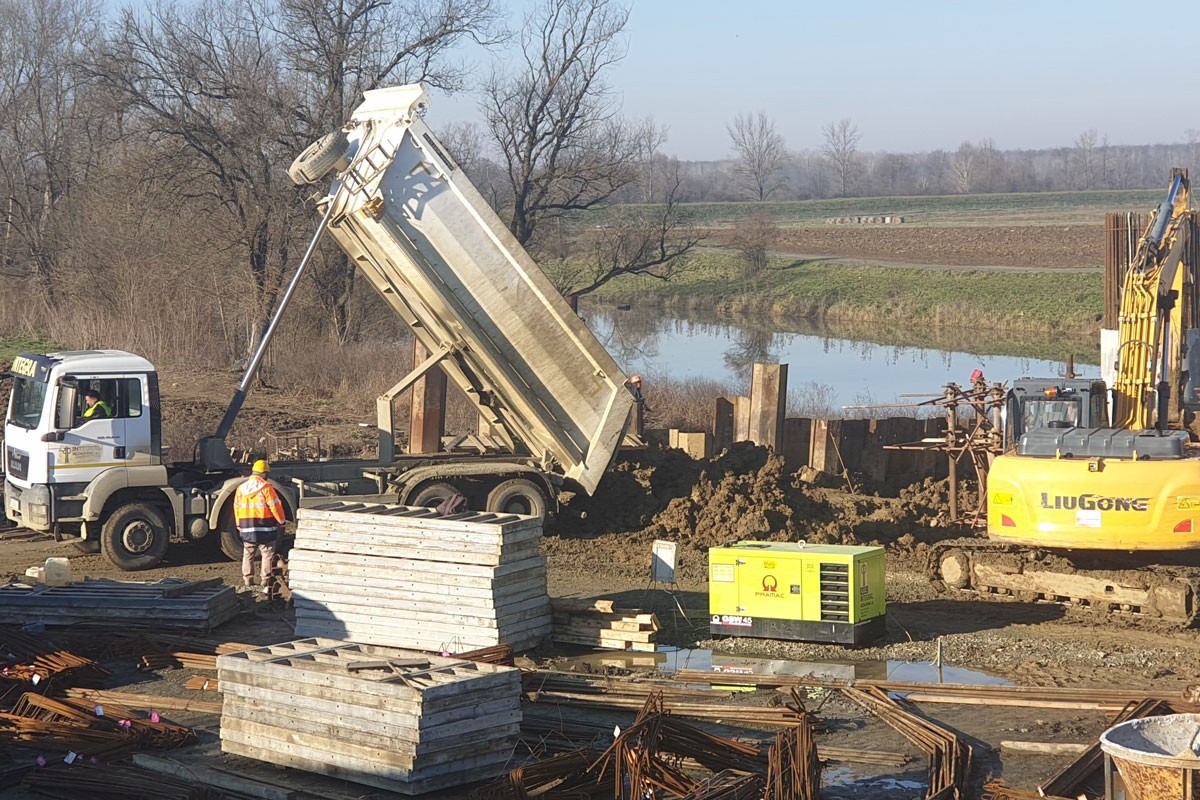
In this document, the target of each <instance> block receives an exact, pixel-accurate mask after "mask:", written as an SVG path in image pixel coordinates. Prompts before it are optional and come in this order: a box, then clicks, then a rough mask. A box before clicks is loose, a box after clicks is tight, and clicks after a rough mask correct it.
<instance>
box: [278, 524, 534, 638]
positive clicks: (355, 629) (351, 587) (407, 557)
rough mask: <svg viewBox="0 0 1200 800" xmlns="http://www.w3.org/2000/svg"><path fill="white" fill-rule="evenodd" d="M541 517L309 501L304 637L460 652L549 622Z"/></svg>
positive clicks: (297, 573)
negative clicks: (447, 513) (441, 512)
mask: <svg viewBox="0 0 1200 800" xmlns="http://www.w3.org/2000/svg"><path fill="white" fill-rule="evenodd" d="M541 537H542V523H541V520H540V519H539V518H537V517H528V516H519V515H516V514H491V513H478V512H464V513H462V514H453V515H450V516H440V515H438V514H437V512H435V511H434V510H433V509H429V508H409V507H405V506H394V505H363V504H353V503H341V502H333V503H328V504H324V505H321V506H317V507H315V508H303V509H301V510H300V514H299V520H298V524H297V529H296V544H295V547H293V549H292V551H291V555H290V556H289V558H288V574H289V583H290V585H291V589H292V594H293V597H294V600H295V604H296V635H297V636H324V637H328V638H332V639H343V640H347V641H352V642H363V643H366V644H378V645H385V646H390V647H410V648H416V649H419V650H432V651H436V652H442V651H452V652H462V651H464V650H473V649H476V648H482V647H491V646H494V645H500V644H506V645H509V646H511V647H512V648H513V649H514V650H521V649H525V648H529V647H533V646H534V645H536V644H538V643H539V642H540V641H541V640H542V639H543V638H545V636H547V635H548V634H549V632H550V621H551V620H550V599H549V597H548V596H547V594H546V560H545V558H544V557H543V556H541V555H539V548H540V544H541Z"/></svg>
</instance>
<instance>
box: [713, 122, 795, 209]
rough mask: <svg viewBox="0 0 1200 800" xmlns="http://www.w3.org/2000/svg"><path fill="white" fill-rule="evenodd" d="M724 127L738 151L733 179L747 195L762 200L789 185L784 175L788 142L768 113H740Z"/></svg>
mask: <svg viewBox="0 0 1200 800" xmlns="http://www.w3.org/2000/svg"><path fill="white" fill-rule="evenodd" d="M725 130H727V131H728V132H729V138H730V140H731V141H732V143H733V150H734V152H735V153H736V154H737V160H736V161H734V164H733V174H734V179H735V180H736V182H737V184H738V187H739V188H740V189H741V191H742V192H744V193H745V195H746V196H748V197H750V198H751V199H752V200H758V201H759V202H762V201H764V200H767V199H768V198H770V197H771V195H773V194H774V193H775V192H777V191H779V190H780V189H782V188H783V187H784V186H786V185H787V180H786V179H785V178H784V175H783V167H784V165H785V164H787V162H788V152H787V145H786V144H785V143H784V140H783V136H781V135H780V134H779V132H778V131H776V130H775V123H774V122H772V121H771V120H770V118H769V117H767V115H766V112H764V111H760V112H758V114H757V115H753V114H738V115H737V116H736V117H734V118H733V122H731V123H729V124H728V125H726V126H725Z"/></svg>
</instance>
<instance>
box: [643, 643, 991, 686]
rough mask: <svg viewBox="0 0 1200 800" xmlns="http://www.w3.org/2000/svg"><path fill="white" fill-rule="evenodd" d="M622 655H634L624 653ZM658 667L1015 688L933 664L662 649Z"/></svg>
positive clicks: (974, 673) (982, 674)
mask: <svg viewBox="0 0 1200 800" xmlns="http://www.w3.org/2000/svg"><path fill="white" fill-rule="evenodd" d="M619 655H632V654H625V653H621V654H619ZM645 655H656V656H662V657H663V660H662V662H660V663H658V664H657V667H658V669H659V670H661V671H663V672H668V673H672V672H676V671H678V670H681V669H686V670H701V671H704V672H714V673H719V674H725V675H795V676H798V677H809V676H811V677H817V678H822V679H824V680H892V681H911V682H914V683H959V684H973V685H980V684H984V685H992V686H1011V685H1012V682H1011V681H1008V680H1005V679H1004V678H1000V677H997V676H995V675H989V674H988V673H986V672H979V671H978V670H973V669H965V668H963V667H949V666H942V667H938V666H937V665H935V664H933V663H932V662H929V661H898V660H890V661H886V662H884V661H792V660H789V659H778V658H757V657H754V656H741V655H732V654H730V653H722V652H720V651H714V650H709V649H707V648H686V647H681V648H660V649H659V651H658V652H657V653H654V654H650V653H647V654H645Z"/></svg>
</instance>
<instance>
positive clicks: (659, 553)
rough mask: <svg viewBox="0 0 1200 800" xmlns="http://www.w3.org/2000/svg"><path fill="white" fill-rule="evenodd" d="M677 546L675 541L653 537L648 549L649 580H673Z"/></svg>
mask: <svg viewBox="0 0 1200 800" xmlns="http://www.w3.org/2000/svg"><path fill="white" fill-rule="evenodd" d="M677 549H678V548H677V546H676V544H675V542H668V541H665V540H663V539H655V540H654V545H653V546H652V547H651V549H650V580H652V581H655V582H657V583H674V582H675V565H676V563H677V561H676V557H677V556H676V551H677Z"/></svg>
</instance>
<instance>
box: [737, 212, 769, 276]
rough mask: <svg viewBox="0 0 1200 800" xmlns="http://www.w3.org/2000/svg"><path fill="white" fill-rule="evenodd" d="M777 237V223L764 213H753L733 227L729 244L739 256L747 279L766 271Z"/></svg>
mask: <svg viewBox="0 0 1200 800" xmlns="http://www.w3.org/2000/svg"><path fill="white" fill-rule="evenodd" d="M778 237H779V223H778V222H777V221H776V220H775V217H773V216H772V215H770V214H768V213H767V212H766V211H755V212H754V213H753V214H751V215H750V216H748V217H746V218H745V219H742V220H739V221H738V222H737V223H736V224H735V225H734V226H733V235H732V236H731V237H730V239H729V244H730V245H732V246H733V248H734V249H735V250H737V251H738V252H739V253H740V254H741V256H742V261H743V264H744V265H745V276H746V277H747V278H756V277H758V276H759V275H761V274H762V273H764V272H766V271H767V264H768V262H769V261H770V255H771V248H772V247H774V246H775V241H776V239H777V238H778Z"/></svg>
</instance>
